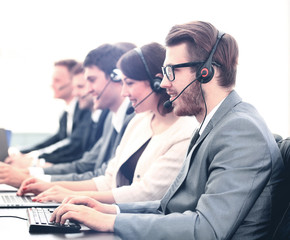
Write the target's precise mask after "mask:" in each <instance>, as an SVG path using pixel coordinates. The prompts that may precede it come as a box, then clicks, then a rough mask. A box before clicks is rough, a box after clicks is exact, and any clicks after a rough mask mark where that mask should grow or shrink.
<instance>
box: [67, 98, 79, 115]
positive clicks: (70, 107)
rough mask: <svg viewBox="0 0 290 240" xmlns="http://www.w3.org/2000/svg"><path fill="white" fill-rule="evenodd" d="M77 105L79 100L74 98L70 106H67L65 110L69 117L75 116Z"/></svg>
mask: <svg viewBox="0 0 290 240" xmlns="http://www.w3.org/2000/svg"><path fill="white" fill-rule="evenodd" d="M76 104H77V98H73V99H72V100H71V101H70V103H69V104H67V105H66V106H65V108H64V110H65V111H66V112H67V113H68V114H69V115H73V113H74V111H75V108H76Z"/></svg>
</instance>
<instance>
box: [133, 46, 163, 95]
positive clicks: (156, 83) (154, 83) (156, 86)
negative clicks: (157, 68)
mask: <svg viewBox="0 0 290 240" xmlns="http://www.w3.org/2000/svg"><path fill="white" fill-rule="evenodd" d="M135 51H136V52H137V53H138V55H139V56H140V58H141V60H142V62H143V65H144V67H145V69H146V72H147V75H148V77H149V79H150V86H151V88H152V90H153V91H154V92H159V91H160V90H161V87H160V85H161V82H162V78H160V77H154V78H153V77H152V75H151V73H150V70H149V67H148V65H147V63H146V61H145V58H144V55H143V53H142V51H141V49H140V48H135Z"/></svg>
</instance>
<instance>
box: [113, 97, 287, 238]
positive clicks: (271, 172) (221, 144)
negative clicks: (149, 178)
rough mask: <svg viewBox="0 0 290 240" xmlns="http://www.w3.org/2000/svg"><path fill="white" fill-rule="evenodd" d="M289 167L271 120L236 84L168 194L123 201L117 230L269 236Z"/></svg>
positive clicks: (142, 234)
mask: <svg viewBox="0 0 290 240" xmlns="http://www.w3.org/2000/svg"><path fill="white" fill-rule="evenodd" d="M283 169H284V165H283V162H282V158H281V154H280V151H279V149H278V146H277V144H276V143H275V140H274V138H273V135H272V134H271V132H270V131H269V130H268V128H267V127H266V124H265V123H264V121H263V120H262V118H261V117H260V116H259V114H258V113H257V111H256V110H255V109H254V107H252V106H251V105H249V104H246V103H243V102H242V101H241V99H240V97H239V96H238V95H237V93H236V92H235V91H232V92H231V93H230V95H229V96H228V97H227V98H226V99H225V100H224V101H223V103H222V104H221V106H220V107H219V109H218V110H217V111H216V113H215V114H214V116H213V117H212V119H211V120H210V122H209V123H208V125H207V126H206V128H205V130H204V131H203V133H202V134H201V136H200V137H199V139H198V140H197V142H196V144H195V145H194V146H193V148H192V149H191V151H190V152H189V154H188V156H187V158H186V159H185V162H184V165H183V167H182V169H181V171H180V174H179V175H178V176H177V178H176V180H175V181H174V182H173V184H172V185H171V187H170V188H169V190H168V192H167V193H166V194H165V196H164V197H163V199H162V200H161V202H158V201H157V202H156V201H155V202H147V203H146V202H145V203H135V204H123V205H120V209H121V212H122V213H126V214H122V213H121V214H119V215H118V216H117V218H116V222H115V226H114V228H115V232H116V233H117V234H118V235H120V236H121V238H122V239H183V240H185V239H202V240H205V239H251V240H252V239H266V237H267V235H268V228H269V225H270V222H271V205H272V204H273V203H274V202H275V200H276V197H278V196H277V195H276V192H275V191H276V186H277V184H278V183H279V182H281V181H282V179H283V178H282V177H281V174H282V172H283ZM132 212H133V213H134V212H135V213H137V212H142V213H143V214H129V213H132ZM152 213H154V214H152ZM144 226H146V227H144Z"/></svg>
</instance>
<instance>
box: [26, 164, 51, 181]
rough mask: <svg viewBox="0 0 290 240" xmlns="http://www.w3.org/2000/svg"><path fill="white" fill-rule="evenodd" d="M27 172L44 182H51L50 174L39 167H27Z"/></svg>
mask: <svg viewBox="0 0 290 240" xmlns="http://www.w3.org/2000/svg"><path fill="white" fill-rule="evenodd" d="M28 170H29V174H30V175H31V176H33V177H36V178H38V179H41V180H43V181H46V182H51V175H46V174H44V170H43V168H41V167H29V168H28Z"/></svg>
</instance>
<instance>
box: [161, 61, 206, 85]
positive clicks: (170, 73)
mask: <svg viewBox="0 0 290 240" xmlns="http://www.w3.org/2000/svg"><path fill="white" fill-rule="evenodd" d="M202 63H204V62H187V63H180V64H175V65H167V66H165V67H161V68H162V73H163V75H166V77H167V79H168V80H169V81H170V82H172V81H174V79H175V74H174V69H175V68H183V67H194V66H197V65H199V64H202Z"/></svg>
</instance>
